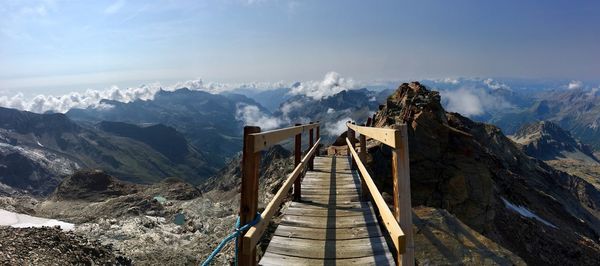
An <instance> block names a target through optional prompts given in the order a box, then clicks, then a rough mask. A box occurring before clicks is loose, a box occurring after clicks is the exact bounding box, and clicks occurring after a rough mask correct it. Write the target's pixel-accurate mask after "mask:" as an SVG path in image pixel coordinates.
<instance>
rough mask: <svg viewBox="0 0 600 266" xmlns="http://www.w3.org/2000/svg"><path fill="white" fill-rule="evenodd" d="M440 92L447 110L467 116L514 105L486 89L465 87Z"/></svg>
mask: <svg viewBox="0 0 600 266" xmlns="http://www.w3.org/2000/svg"><path fill="white" fill-rule="evenodd" d="M440 94H441V96H442V103H444V107H445V108H446V110H448V111H451V112H457V113H460V114H462V115H465V116H476V115H482V114H484V113H485V112H489V111H497V110H503V109H508V108H512V107H513V105H512V104H510V103H509V102H508V101H506V99H504V98H503V97H501V96H496V95H492V94H490V93H489V92H488V91H486V90H484V89H476V88H466V87H463V88H459V89H456V90H440Z"/></svg>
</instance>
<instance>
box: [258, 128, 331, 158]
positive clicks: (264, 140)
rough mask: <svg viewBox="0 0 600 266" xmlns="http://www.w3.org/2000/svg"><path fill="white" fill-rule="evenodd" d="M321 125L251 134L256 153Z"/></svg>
mask: <svg viewBox="0 0 600 266" xmlns="http://www.w3.org/2000/svg"><path fill="white" fill-rule="evenodd" d="M318 126H319V124H306V125H300V126H293V127H288V128H282V129H275V130H270V131H265V132H260V133H254V134H250V136H251V138H252V141H253V143H254V151H255V152H259V151H262V150H264V149H266V148H268V147H271V146H273V145H275V144H277V143H279V142H281V141H283V140H286V139H288V138H290V137H292V136H294V135H297V134H302V133H304V132H306V131H307V130H309V129H311V128H316V127H318Z"/></svg>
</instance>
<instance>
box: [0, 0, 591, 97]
mask: <svg viewBox="0 0 600 266" xmlns="http://www.w3.org/2000/svg"><path fill="white" fill-rule="evenodd" d="M599 14H600V2H598V1H460V0H459V1H400V0H396V1H350V0H346V1H310V0H307V1H285V0H279V1H277V0H253V1H250V0H246V1H241V0H220V1H208V0H207V1H131V0H116V1H112V0H111V1H59V0H56V1H50V0H44V1H14V0H2V2H1V4H0V95H12V94H16V93H24V94H37V93H44V94H51V95H55V94H63V93H67V92H70V91H78V90H81V91H82V90H85V89H88V88H91V89H102V88H107V87H109V86H111V85H117V86H120V87H126V86H138V85H140V84H143V83H149V82H156V81H158V82H161V83H169V82H176V81H182V80H189V79H195V78H202V79H203V80H210V81H217V82H238V83H239V82H251V81H280V80H283V81H296V80H316V79H320V78H322V77H323V75H324V74H325V73H327V72H329V71H336V72H338V73H340V74H341V75H343V76H347V77H352V78H354V79H356V80H400V79H421V78H436V77H449V76H451V77H456V76H462V77H470V76H480V77H516V78H536V79H538V78H548V79H579V80H598V79H600V49H599V48H598V47H600V15H599Z"/></svg>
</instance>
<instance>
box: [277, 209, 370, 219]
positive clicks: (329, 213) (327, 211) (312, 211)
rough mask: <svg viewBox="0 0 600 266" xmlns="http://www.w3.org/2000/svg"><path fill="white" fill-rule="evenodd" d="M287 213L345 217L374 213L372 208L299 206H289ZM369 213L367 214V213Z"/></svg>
mask: <svg viewBox="0 0 600 266" xmlns="http://www.w3.org/2000/svg"><path fill="white" fill-rule="evenodd" d="M285 213H286V214H289V215H296V216H320V217H329V216H334V217H343V216H364V215H372V214H369V213H371V209H370V208H358V209H349V210H344V209H339V210H336V209H324V208H323V209H315V208H298V207H289V208H288V209H287V210H286V211H285ZM365 213H367V214H365Z"/></svg>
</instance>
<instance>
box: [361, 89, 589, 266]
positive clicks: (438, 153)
mask: <svg viewBox="0 0 600 266" xmlns="http://www.w3.org/2000/svg"><path fill="white" fill-rule="evenodd" d="M440 100H441V99H440V95H439V93H437V92H435V91H430V90H428V89H427V88H426V87H425V86H423V85H421V84H419V83H418V82H412V83H404V84H402V85H400V87H399V88H398V89H397V90H396V91H395V92H394V93H393V94H392V95H391V96H390V97H388V99H387V101H386V103H385V104H384V105H383V106H381V107H380V110H379V112H377V114H376V116H375V126H377V127H391V128H393V127H396V126H397V125H400V124H403V123H406V124H407V125H408V128H407V129H408V138H409V153H410V155H409V157H410V173H411V192H412V203H413V206H419V205H423V206H429V207H433V208H441V209H445V210H447V211H448V212H449V213H451V214H452V215H454V216H456V217H457V218H458V219H459V220H460V221H462V222H463V223H465V224H466V225H468V226H469V227H470V228H472V229H474V230H476V231H477V232H479V233H481V234H483V235H484V236H486V237H488V238H490V239H491V240H493V241H495V242H496V243H498V244H500V245H502V246H503V247H505V248H508V249H509V250H511V251H512V252H515V253H516V254H517V255H519V256H520V257H522V258H523V259H524V260H525V261H526V262H527V263H528V264H540V265H542V264H556V263H575V264H594V263H600V260H599V259H598V258H597V254H598V252H600V245H598V240H597V239H598V236H599V234H600V229H599V228H600V210H599V208H598V207H597V206H599V204H598V203H599V202H600V193H599V192H598V191H597V190H596V189H595V188H594V187H593V186H592V185H590V184H589V183H587V182H585V181H584V180H582V179H580V178H578V177H575V176H570V175H568V174H565V173H563V172H558V171H556V170H554V169H552V168H551V167H549V166H548V165H546V164H544V163H543V162H541V161H538V160H534V159H532V158H531V157H529V156H527V155H526V154H524V153H523V152H522V151H521V150H520V149H519V148H518V147H517V146H516V145H515V143H514V142H512V141H511V140H510V139H508V138H507V137H506V136H505V135H504V134H503V133H502V132H501V131H500V129H498V128H497V127H495V126H493V125H488V124H483V123H477V122H474V121H471V120H470V119H468V118H466V117H463V116H461V115H460V114H458V113H450V112H446V111H445V110H444V109H443V108H442V105H441V103H440ZM367 146H368V149H369V158H368V159H367V162H368V167H369V168H370V171H371V172H372V174H373V176H374V177H376V178H377V180H375V182H376V183H377V185H378V186H379V187H380V188H382V191H387V192H388V193H391V188H392V187H393V186H392V184H391V180H392V177H391V169H392V167H391V165H390V163H391V152H390V151H389V149H388V148H386V147H384V146H382V145H379V144H378V143H377V142H375V141H370V142H369V143H368V144H367ZM575 184H576V185H575ZM529 214H533V215H529ZM531 217H536V218H535V219H533V218H531ZM538 218H539V220H538ZM540 220H543V221H544V222H546V223H542V222H540ZM582 220H584V221H585V222H581V221H582ZM558 228H560V230H558ZM575 232H576V233H575ZM532 239H535V241H536V244H535V245H525V244H524V243H527V242H529V241H531V240H532ZM586 239H596V240H594V241H591V242H590V241H588V240H586ZM581 243H586V244H585V245H581ZM570 249H577V252H575V253H573V254H570V255H569V256H564V254H561V250H570ZM532 254H535V255H532Z"/></svg>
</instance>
